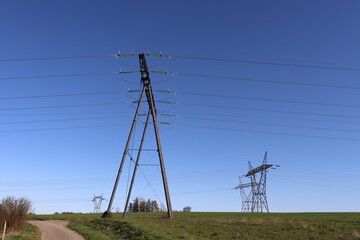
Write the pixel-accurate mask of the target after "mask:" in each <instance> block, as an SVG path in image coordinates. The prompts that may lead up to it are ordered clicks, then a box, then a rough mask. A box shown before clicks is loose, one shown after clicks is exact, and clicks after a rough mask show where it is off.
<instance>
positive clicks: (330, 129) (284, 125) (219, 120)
mask: <svg viewBox="0 0 360 240" xmlns="http://www.w3.org/2000/svg"><path fill="white" fill-rule="evenodd" d="M177 117H180V118H188V119H199V120H209V121H218V122H233V123H243V124H251V125H263V126H275V127H288V128H302V129H314V130H323V131H336V132H351V133H359V132H360V130H346V129H336V128H321V127H307V126H299V125H288V124H277V123H260V122H248V121H238V120H226V119H215V118H199V117H186V116H177Z"/></svg>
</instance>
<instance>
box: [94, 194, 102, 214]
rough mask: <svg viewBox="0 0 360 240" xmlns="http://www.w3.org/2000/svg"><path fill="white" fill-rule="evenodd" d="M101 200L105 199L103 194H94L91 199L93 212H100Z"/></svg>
mask: <svg viewBox="0 0 360 240" xmlns="http://www.w3.org/2000/svg"><path fill="white" fill-rule="evenodd" d="M103 200H105V198H103V194H101V196H95V195H94V198H93V199H92V200H91V201H93V202H94V213H100V212H101V203H102V201H103Z"/></svg>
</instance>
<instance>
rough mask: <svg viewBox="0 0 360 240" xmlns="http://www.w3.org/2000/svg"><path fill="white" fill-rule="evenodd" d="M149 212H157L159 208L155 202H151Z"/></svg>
mask: <svg viewBox="0 0 360 240" xmlns="http://www.w3.org/2000/svg"><path fill="white" fill-rule="evenodd" d="M151 211H152V212H158V211H159V206H158V204H157V202H156V200H153V201H151Z"/></svg>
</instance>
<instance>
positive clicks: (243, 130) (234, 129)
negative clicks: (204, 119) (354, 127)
mask: <svg viewBox="0 0 360 240" xmlns="http://www.w3.org/2000/svg"><path fill="white" fill-rule="evenodd" d="M174 125H175V124H174ZM175 126H184V127H194V128H205V129H217V130H226V131H235V132H248V133H262V134H271V135H282V136H292V137H306V138H319V139H333V140H345V141H355V142H360V138H341V137H327V136H316V135H306V134H292V133H280V132H270V131H258V130H247V129H236V128H223V127H211V126H203V125H201V126H200V125H191V124H176V125H175Z"/></svg>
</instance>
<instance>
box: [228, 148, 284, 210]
mask: <svg viewBox="0 0 360 240" xmlns="http://www.w3.org/2000/svg"><path fill="white" fill-rule="evenodd" d="M275 167H280V165H273V164H268V163H267V152H265V155H264V159H263V161H262V164H261V165H260V166H259V167H256V168H253V167H252V165H251V163H250V161H249V171H248V172H247V174H246V175H243V176H241V177H239V180H240V184H239V185H238V186H237V187H235V189H236V190H237V189H239V190H240V195H241V200H242V208H241V211H242V212H265V211H266V212H269V206H268V202H267V198H266V173H267V172H268V169H269V168H271V169H275ZM242 177H248V178H250V182H249V183H243V182H242V180H241V178H242ZM245 189H250V190H249V191H247V193H246V192H245Z"/></svg>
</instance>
